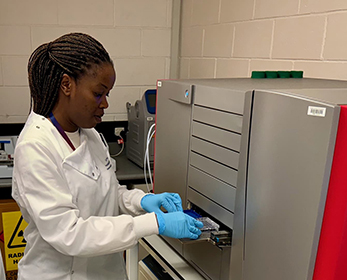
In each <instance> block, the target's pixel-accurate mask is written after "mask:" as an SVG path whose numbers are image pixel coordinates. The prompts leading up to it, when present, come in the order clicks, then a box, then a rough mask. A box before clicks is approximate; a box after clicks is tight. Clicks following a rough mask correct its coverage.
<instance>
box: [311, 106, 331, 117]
mask: <svg viewBox="0 0 347 280" xmlns="http://www.w3.org/2000/svg"><path fill="white" fill-rule="evenodd" d="M326 110H327V108H324V107H314V106H308V110H307V115H309V116H316V117H325V112H326Z"/></svg>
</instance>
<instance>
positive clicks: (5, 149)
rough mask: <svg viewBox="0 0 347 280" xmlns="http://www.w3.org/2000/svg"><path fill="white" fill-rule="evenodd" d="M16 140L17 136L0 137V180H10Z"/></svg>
mask: <svg viewBox="0 0 347 280" xmlns="http://www.w3.org/2000/svg"><path fill="white" fill-rule="evenodd" d="M17 139H18V136H0V179H10V178H12V172H13V162H14V149H15V146H16V143H17Z"/></svg>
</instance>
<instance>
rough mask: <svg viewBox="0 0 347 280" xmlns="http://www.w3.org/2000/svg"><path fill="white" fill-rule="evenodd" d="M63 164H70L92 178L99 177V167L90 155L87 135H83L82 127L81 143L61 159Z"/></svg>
mask: <svg viewBox="0 0 347 280" xmlns="http://www.w3.org/2000/svg"><path fill="white" fill-rule="evenodd" d="M64 164H67V165H69V166H71V167H72V168H74V169H76V170H77V171H79V172H81V173H83V174H85V175H87V176H88V177H90V178H92V179H94V180H97V179H98V178H99V176H100V169H99V167H98V166H97V164H96V162H95V161H94V159H93V156H92V155H91V152H90V147H89V145H88V141H87V137H86V136H85V135H84V133H83V129H81V145H80V146H79V147H78V148H77V149H76V150H75V151H73V152H72V153H71V154H69V155H68V156H67V157H66V158H65V159H64V160H63V165H64Z"/></svg>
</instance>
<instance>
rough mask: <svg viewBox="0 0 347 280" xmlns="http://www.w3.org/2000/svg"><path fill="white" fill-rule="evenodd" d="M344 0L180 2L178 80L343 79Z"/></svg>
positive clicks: (346, 57)
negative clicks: (260, 73)
mask: <svg viewBox="0 0 347 280" xmlns="http://www.w3.org/2000/svg"><path fill="white" fill-rule="evenodd" d="M346 27H347V1H346V0H333V1H331V0H182V14H181V55H180V78H213V77H217V78H224V77H250V75H251V72H252V71H253V70H303V71H304V76H305V77H315V78H329V79H340V80H347V29H346Z"/></svg>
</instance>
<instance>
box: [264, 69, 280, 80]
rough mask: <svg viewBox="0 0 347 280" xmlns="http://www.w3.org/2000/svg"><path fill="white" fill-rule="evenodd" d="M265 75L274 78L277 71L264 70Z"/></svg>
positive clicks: (276, 75)
mask: <svg viewBox="0 0 347 280" xmlns="http://www.w3.org/2000/svg"><path fill="white" fill-rule="evenodd" d="M265 76H266V78H268V79H276V78H278V73H277V71H265Z"/></svg>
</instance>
